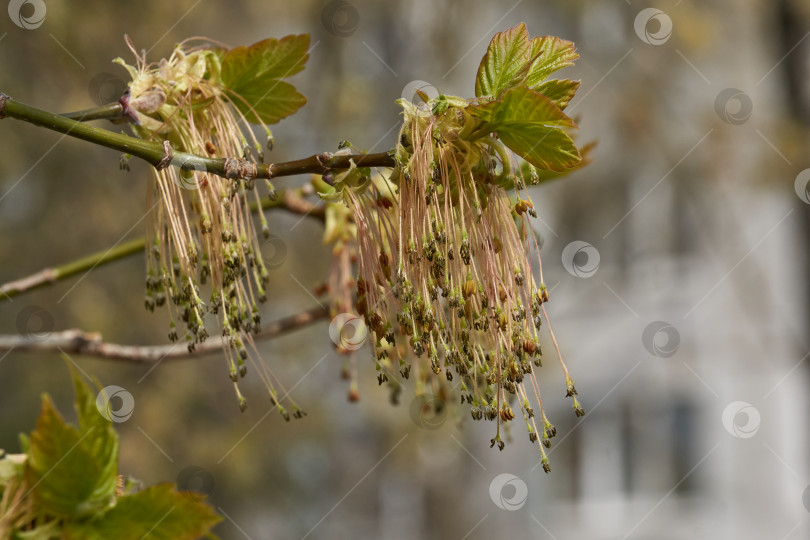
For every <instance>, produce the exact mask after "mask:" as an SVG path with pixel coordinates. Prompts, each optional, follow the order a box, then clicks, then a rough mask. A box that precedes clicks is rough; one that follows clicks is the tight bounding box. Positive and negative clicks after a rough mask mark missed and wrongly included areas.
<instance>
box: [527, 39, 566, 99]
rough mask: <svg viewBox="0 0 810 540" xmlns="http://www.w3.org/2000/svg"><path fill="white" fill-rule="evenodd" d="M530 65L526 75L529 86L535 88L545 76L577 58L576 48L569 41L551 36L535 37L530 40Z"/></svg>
mask: <svg viewBox="0 0 810 540" xmlns="http://www.w3.org/2000/svg"><path fill="white" fill-rule="evenodd" d="M529 55H530V57H531V66H530V67H529V70H528V74H527V76H526V84H527V85H528V87H529V88H531V89H533V90H537V88H538V87H539V86H540V83H542V82H543V81H544V80H546V77H548V76H549V75H551V74H552V73H554V72H555V71H557V70H558V69H562V68H564V67H566V66H572V65H574V60H576V59H577V58H579V53H577V48H576V47H575V46H574V44H573V43H572V42H570V41H566V40H564V39H560V38H558V37H553V36H543V37H536V38H534V39H532V41H531V51H530V53H529Z"/></svg>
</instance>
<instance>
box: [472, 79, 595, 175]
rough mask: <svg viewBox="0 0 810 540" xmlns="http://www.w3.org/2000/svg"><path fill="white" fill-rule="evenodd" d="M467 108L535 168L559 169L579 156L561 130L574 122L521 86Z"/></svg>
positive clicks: (533, 92)
mask: <svg viewBox="0 0 810 540" xmlns="http://www.w3.org/2000/svg"><path fill="white" fill-rule="evenodd" d="M468 110H469V111H470V113H472V114H473V115H475V116H476V117H478V118H480V119H481V120H483V121H484V122H486V123H487V124H488V128H489V129H490V131H494V132H496V133H497V134H498V137H499V138H500V139H501V141H503V143H504V144H505V145H506V146H508V147H509V148H510V149H511V150H512V151H513V152H515V153H516V154H518V155H519V156H520V157H522V158H523V159H525V160H526V161H528V162H529V163H531V164H532V165H534V166H535V167H539V168H541V169H549V170H552V171H561V170H563V169H567V168H570V167H574V166H575V165H577V164H579V162H580V160H581V159H582V158H581V156H580V154H579V150H577V147H576V146H575V145H574V141H572V140H571V137H569V136H568V134H567V133H565V131H563V130H562V129H561V128H563V127H568V128H574V127H576V124H574V121H573V120H571V119H570V118H569V117H568V116H566V115H565V113H564V112H562V111H561V110H560V108H559V107H557V106H556V105H554V103H553V102H552V101H551V100H550V99H548V98H547V97H546V96H544V95H542V94H539V93H537V92H535V91H534V90H532V89H530V88H528V87H526V86H525V85H524V86H520V87H518V88H510V89H509V90H506V91H505V92H504V93H503V94H502V96H501V98H500V99H498V100H496V101H492V102H490V103H487V104H485V105H477V106H471V107H469V108H468Z"/></svg>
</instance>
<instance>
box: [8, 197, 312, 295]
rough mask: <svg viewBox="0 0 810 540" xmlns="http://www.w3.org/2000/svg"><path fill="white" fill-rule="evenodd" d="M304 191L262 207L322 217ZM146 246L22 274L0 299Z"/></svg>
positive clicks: (142, 242) (126, 246)
mask: <svg viewBox="0 0 810 540" xmlns="http://www.w3.org/2000/svg"><path fill="white" fill-rule="evenodd" d="M306 193H307V191H306V189H305V188H299V189H296V190H286V191H280V192H279V193H278V197H277V198H276V199H270V198H269V197H265V198H264V199H262V200H261V205H262V210H270V209H273V208H279V209H282V210H287V211H289V212H292V213H295V214H303V215H305V216H308V217H311V218H315V219H320V220H323V217H324V212H323V208H321V207H319V206H315V205H313V204H311V203H309V202H308V201H306V200H304V199H303V197H302V196H303V195H304V194H306ZM250 209H251V211H252V212H256V211H257V210H258V206H257V204H256V203H255V202H253V203H251V204H250ZM145 246H146V239H145V238H138V239H136V240H131V241H129V242H125V243H123V244H120V245H118V246H115V247H112V248H109V249H105V250H103V251H98V252H96V253H93V254H91V255H87V256H85V257H82V258H81V259H77V260H75V261H71V262H69V263H65V264H63V265H61V266H57V267H54V268H45V269H44V270H40V271H39V272H36V273H34V274H31V275H29V276H26V277H24V278H21V279H18V280H15V281H10V282H8V283H5V284H4V285H1V286H0V302H2V301H3V300H10V299H11V298H13V297H15V296H17V295H19V294H21V293H23V292H27V291H32V290H34V289H39V288H41V287H45V286H46V285H52V284H53V283H55V282H57V281H61V280H63V279H66V278H69V277H71V276H75V275H76V274H80V273H82V272H88V271H90V270H92V269H94V268H96V267H98V266H102V265H104V264H107V263H111V262H113V261H117V260H119V259H123V258H124V257H128V256H130V255H135V254H136V253H142V252H143V250H144V249H145Z"/></svg>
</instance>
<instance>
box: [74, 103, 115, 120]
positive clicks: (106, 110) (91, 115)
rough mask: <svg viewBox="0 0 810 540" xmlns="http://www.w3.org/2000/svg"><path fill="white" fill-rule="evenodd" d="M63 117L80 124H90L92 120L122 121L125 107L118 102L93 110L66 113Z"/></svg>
mask: <svg viewBox="0 0 810 540" xmlns="http://www.w3.org/2000/svg"><path fill="white" fill-rule="evenodd" d="M61 116H63V117H65V118H70V119H71V120H77V121H79V122H89V121H90V120H121V119H123V118H124V107H123V106H122V105H121V104H120V103H117V102H116V103H110V104H108V105H102V106H100V107H94V108H92V109H85V110H83V111H75V112H69V113H64V114H62V115H61Z"/></svg>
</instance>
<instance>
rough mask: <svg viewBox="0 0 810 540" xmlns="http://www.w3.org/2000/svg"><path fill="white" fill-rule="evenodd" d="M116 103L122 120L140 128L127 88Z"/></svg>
mask: <svg viewBox="0 0 810 540" xmlns="http://www.w3.org/2000/svg"><path fill="white" fill-rule="evenodd" d="M118 103H120V104H121V116H123V117H124V118H127V119H128V120H129V121H130V122H132V123H133V124H135V125H136V126H140V125H141V121H140V120H139V119H138V113H137V112H136V111H135V109H133V108H132V106H131V105H130V89H129V88H127V89H126V91H125V92H124V95H123V96H121V97H120V98H119V99H118ZM158 170H159V169H158Z"/></svg>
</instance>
